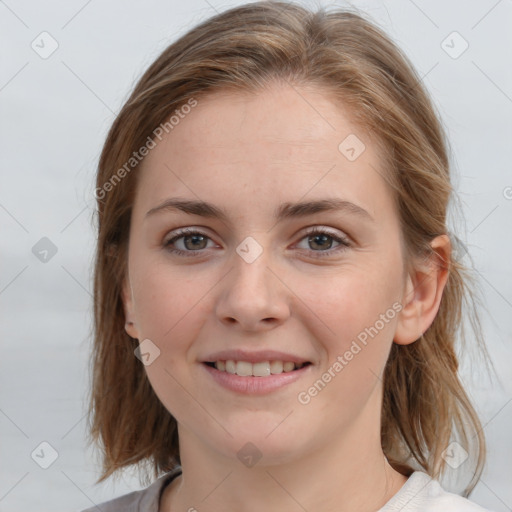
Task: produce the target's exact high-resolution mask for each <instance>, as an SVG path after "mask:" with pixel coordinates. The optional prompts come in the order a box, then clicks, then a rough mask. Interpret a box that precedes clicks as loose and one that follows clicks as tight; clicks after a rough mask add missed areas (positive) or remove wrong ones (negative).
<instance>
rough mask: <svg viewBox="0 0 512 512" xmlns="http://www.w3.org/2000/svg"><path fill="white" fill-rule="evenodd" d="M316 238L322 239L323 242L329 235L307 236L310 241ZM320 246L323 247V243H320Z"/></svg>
mask: <svg viewBox="0 0 512 512" xmlns="http://www.w3.org/2000/svg"><path fill="white" fill-rule="evenodd" d="M318 238H321V239H322V240H323V242H326V241H327V240H328V239H329V238H330V237H329V236H327V235H314V236H312V237H310V238H309V241H310V242H311V241H314V240H316V239H318ZM315 243H316V242H315ZM329 245H330V244H329ZM320 248H325V245H323V246H322V245H320Z"/></svg>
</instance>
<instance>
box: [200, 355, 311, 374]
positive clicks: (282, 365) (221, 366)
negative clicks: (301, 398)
mask: <svg viewBox="0 0 512 512" xmlns="http://www.w3.org/2000/svg"><path fill="white" fill-rule="evenodd" d="M203 364H204V365H206V366H209V367H210V368H214V369H216V370H217V371H219V372H221V373H227V374H231V375H237V376H239V377H261V378H265V377H270V376H272V375H280V374H283V373H293V372H296V371H297V370H300V369H302V368H304V367H306V366H310V365H311V364H312V363H310V362H309V361H307V362H304V363H295V362H293V361H261V362H258V363H251V362H249V361H234V360H231V359H228V360H225V361H224V360H220V361H205V362H204V363H203Z"/></svg>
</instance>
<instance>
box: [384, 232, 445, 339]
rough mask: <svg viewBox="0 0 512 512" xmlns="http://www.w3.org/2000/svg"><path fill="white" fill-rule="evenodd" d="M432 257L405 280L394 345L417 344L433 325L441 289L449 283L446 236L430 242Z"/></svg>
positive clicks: (440, 236) (441, 292) (441, 293)
mask: <svg viewBox="0 0 512 512" xmlns="http://www.w3.org/2000/svg"><path fill="white" fill-rule="evenodd" d="M430 245H431V247H432V249H433V251H434V252H433V253H432V255H431V257H430V258H429V259H428V261H427V264H426V265H421V266H419V268H416V269H415V271H414V274H413V275H412V276H408V277H407V283H406V289H405V292H404V299H403V301H404V303H403V309H402V311H401V312H400V315H399V317H398V322H397V328H396V331H395V335H394V338H393V341H394V342H395V343H397V344H398V345H409V344H410V343H413V342H414V341H416V340H418V339H419V338H420V337H421V336H422V335H423V333H424V332H425V331H426V330H427V329H428V328H429V327H430V325H431V324H432V322H433V321H434V319H435V317H436V315H437V312H438V311H439V306H440V304H441V298H442V295H443V291H444V287H445V285H446V282H447V281H448V275H449V261H450V254H451V244H450V239H449V237H448V235H444V234H443V235H439V236H438V237H436V238H434V240H433V241H432V242H431V244H430Z"/></svg>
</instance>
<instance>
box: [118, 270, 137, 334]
mask: <svg viewBox="0 0 512 512" xmlns="http://www.w3.org/2000/svg"><path fill="white" fill-rule="evenodd" d="M121 295H122V300H123V307H124V318H125V324H124V329H125V331H126V332H127V333H128V335H129V336H131V337H132V338H136V339H138V338H139V332H138V328H137V323H136V321H135V310H134V305H133V293H132V289H131V285H130V280H129V278H128V277H127V276H126V277H125V278H124V280H123V287H122V292H121Z"/></svg>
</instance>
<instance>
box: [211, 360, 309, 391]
mask: <svg viewBox="0 0 512 512" xmlns="http://www.w3.org/2000/svg"><path fill="white" fill-rule="evenodd" d="M201 366H203V368H204V369H205V370H206V371H207V372H208V373H209V374H210V375H211V376H212V377H213V379H214V380H215V381H216V382H217V383H218V384H220V385H221V386H223V387H225V388H227V389H230V390H231V391H235V392H237V393H242V394H246V395H264V394H266V393H271V392H272V391H276V390H278V389H280V388H283V387H284V386H287V385H288V384H291V383H292V382H295V381H297V380H298V379H300V378H301V377H303V376H304V375H305V374H306V373H307V372H309V371H310V368H311V366H312V365H311V364H308V365H306V366H303V367H302V368H299V369H298V370H293V371H291V372H283V373H278V374H275V375H269V376H268V377H241V376H240V375H236V374H234V373H228V372H221V371H219V370H217V368H214V367H212V366H208V365H207V364H205V363H201Z"/></svg>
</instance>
